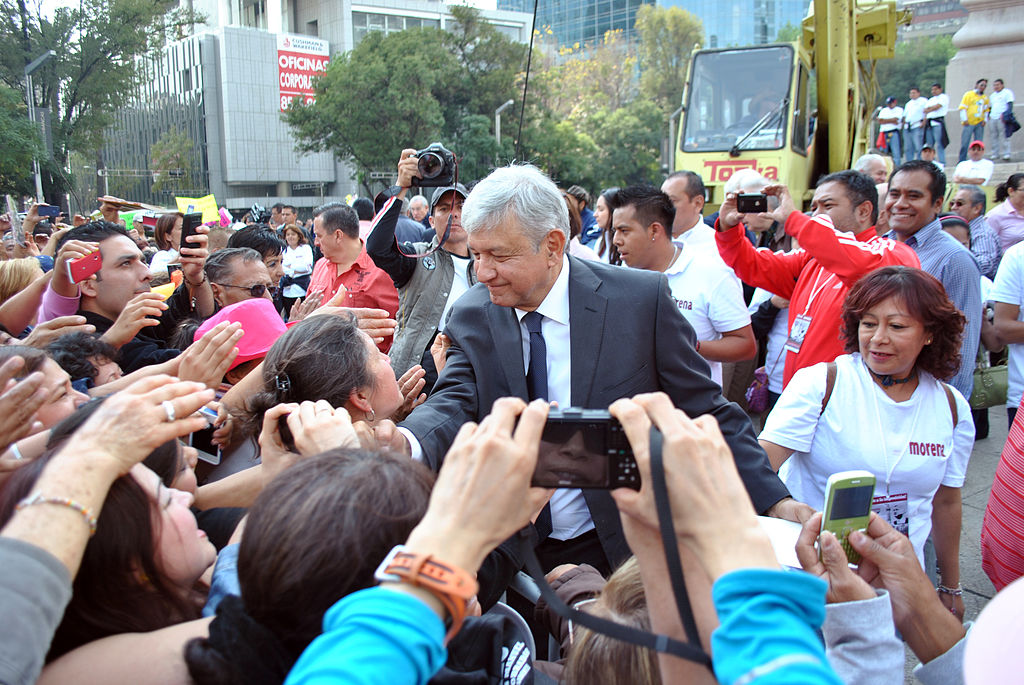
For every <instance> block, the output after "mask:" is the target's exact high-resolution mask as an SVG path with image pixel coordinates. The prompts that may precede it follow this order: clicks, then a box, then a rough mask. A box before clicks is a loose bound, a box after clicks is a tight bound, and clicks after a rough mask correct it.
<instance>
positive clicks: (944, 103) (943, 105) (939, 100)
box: [925, 93, 949, 119]
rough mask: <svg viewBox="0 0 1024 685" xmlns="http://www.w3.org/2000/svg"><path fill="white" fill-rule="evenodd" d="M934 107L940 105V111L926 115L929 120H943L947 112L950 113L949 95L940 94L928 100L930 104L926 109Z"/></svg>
mask: <svg viewBox="0 0 1024 685" xmlns="http://www.w3.org/2000/svg"><path fill="white" fill-rule="evenodd" d="M932 105H938V106H939V108H938V109H933V110H932V111H930V112H927V113H925V116H926V117H928V118H929V119H941V118H943V117H944V116H946V112H948V111H949V94H948V93H939V94H938V95H933V96H931V97H930V98H928V103H927V104H926V105H925V107H931V106H932Z"/></svg>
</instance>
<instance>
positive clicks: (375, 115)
mask: <svg viewBox="0 0 1024 685" xmlns="http://www.w3.org/2000/svg"><path fill="white" fill-rule="evenodd" d="M450 11H451V13H452V15H453V17H455V19H456V22H455V28H454V30H453V31H440V30H438V29H414V30H408V31H401V32H398V33H392V34H390V35H388V36H383V35H382V34H380V33H376V32H375V33H371V34H369V35H368V36H366V38H364V39H363V40H362V42H360V43H359V45H357V46H356V48H355V49H354V50H352V51H351V52H349V53H347V54H344V55H337V56H335V57H334V58H333V59H332V60H331V63H330V65H329V66H328V68H327V71H326V72H325V73H324V75H323V76H322V77H321V78H320V80H319V81H318V83H317V95H316V102H315V103H312V104H309V105H303V104H301V103H295V104H294V105H292V107H290V108H289V109H288V111H287V112H286V113H285V114H284V115H283V116H284V119H285V121H286V122H288V124H289V125H291V127H292V131H293V133H294V134H295V137H296V140H297V141H298V145H297V147H298V149H299V150H300V151H303V152H309V151H331V152H333V153H334V154H335V155H336V156H338V157H341V158H350V159H353V160H354V161H355V163H356V164H357V166H358V167H360V172H361V175H362V176H363V177H364V178H365V173H364V172H365V171H369V170H375V171H377V170H391V169H394V168H395V165H396V163H397V161H398V155H399V153H400V152H401V149H402V148H403V147H424V146H426V145H428V144H430V143H431V142H434V141H441V142H443V143H445V145H446V146H448V147H451V148H453V149H454V150H455V152H456V153H457V154H458V155H459V157H460V158H463V166H462V169H461V171H460V173H461V176H462V178H464V179H465V180H467V181H469V180H474V179H476V178H480V177H482V176H483V175H485V174H486V173H487V171H489V169H490V168H492V167H493V166H494V163H495V161H496V159H497V157H498V154H499V150H498V146H497V143H496V141H495V140H494V132H493V131H492V130H491V124H490V122H491V120H492V117H493V115H494V110H495V109H496V108H497V107H499V106H500V105H501V104H502V103H503V102H505V101H506V100H508V99H509V98H510V97H512V96H513V95H514V94H515V91H514V90H513V88H514V81H515V75H516V72H517V70H518V68H519V65H520V62H521V61H522V58H523V56H524V52H525V50H524V49H523V46H521V45H516V44H515V43H512V42H511V41H510V40H509V39H508V38H506V37H505V36H504V35H502V34H501V33H499V32H498V31H497V30H496V29H495V28H494V27H493V26H491V25H490V24H488V23H486V22H485V21H482V20H481V19H480V17H479V13H478V12H477V11H476V10H473V9H472V8H468V7H457V6H453V7H451V8H450ZM510 130H511V129H510ZM363 183H364V186H366V190H367V191H369V190H370V187H369V185H367V184H366V182H365V180H364V181H363Z"/></svg>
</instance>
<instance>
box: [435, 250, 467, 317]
mask: <svg viewBox="0 0 1024 685" xmlns="http://www.w3.org/2000/svg"><path fill="white" fill-rule="evenodd" d="M449 256H450V257H451V258H452V266H454V267H455V277H454V278H453V279H452V287H451V289H450V290H449V291H448V300H447V301H446V302H445V303H444V311H443V312H441V320H440V321H438V322H437V330H439V331H443V330H444V322H445V321H447V320H448V312H449V311H450V310H451V308H452V305H453V304H455V301H456V300H458V299H459V298H460V297H462V295H463V293H465V292H466V291H467V290H469V277H468V276H467V275H466V269H467V268H469V257H456V256H455V255H453V254H450V255H449Z"/></svg>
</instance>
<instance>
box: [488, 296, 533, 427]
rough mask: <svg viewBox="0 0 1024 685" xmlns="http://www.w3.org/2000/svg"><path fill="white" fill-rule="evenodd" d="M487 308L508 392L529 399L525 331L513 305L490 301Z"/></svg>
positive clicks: (495, 349) (492, 337) (495, 348)
mask: <svg viewBox="0 0 1024 685" xmlns="http://www.w3.org/2000/svg"><path fill="white" fill-rule="evenodd" d="M486 309H487V325H488V326H489V327H490V329H491V339H492V340H493V341H494V351H495V353H496V354H497V356H498V363H499V365H500V366H501V370H502V371H503V372H504V374H505V380H506V382H507V387H508V389H509V392H508V393H507V394H509V395H513V396H516V397H521V398H523V399H524V400H525V399H528V397H529V395H528V394H527V390H526V369H525V368H524V367H523V333H522V330H521V329H520V328H519V321H518V320H517V319H516V315H515V312H514V310H513V309H512V308H511V307H500V306H498V305H496V304H494V303H493V302H488V303H487V305H486ZM487 410H488V411H490V408H487Z"/></svg>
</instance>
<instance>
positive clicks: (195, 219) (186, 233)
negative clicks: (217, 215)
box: [178, 212, 203, 252]
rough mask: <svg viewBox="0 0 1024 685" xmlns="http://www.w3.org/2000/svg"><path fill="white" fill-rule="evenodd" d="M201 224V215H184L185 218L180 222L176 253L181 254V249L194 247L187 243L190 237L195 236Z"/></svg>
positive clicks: (196, 213) (195, 213) (197, 213)
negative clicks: (179, 237)
mask: <svg viewBox="0 0 1024 685" xmlns="http://www.w3.org/2000/svg"><path fill="white" fill-rule="evenodd" d="M202 223H203V215H202V214H201V213H199V212H194V213H192V214H186V215H185V218H184V219H182V220H181V241H180V242H179V243H178V252H181V248H183V247H195V245H193V244H192V243H190V242H189V241H188V239H189V237H190V236H194V235H196V233H197V231H196V229H197V228H199V226H200V225H202Z"/></svg>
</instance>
